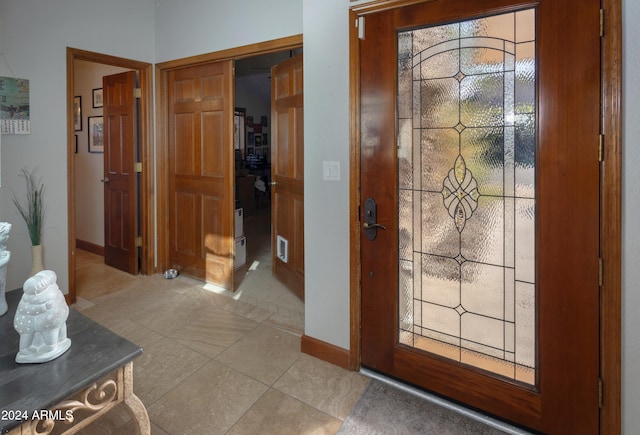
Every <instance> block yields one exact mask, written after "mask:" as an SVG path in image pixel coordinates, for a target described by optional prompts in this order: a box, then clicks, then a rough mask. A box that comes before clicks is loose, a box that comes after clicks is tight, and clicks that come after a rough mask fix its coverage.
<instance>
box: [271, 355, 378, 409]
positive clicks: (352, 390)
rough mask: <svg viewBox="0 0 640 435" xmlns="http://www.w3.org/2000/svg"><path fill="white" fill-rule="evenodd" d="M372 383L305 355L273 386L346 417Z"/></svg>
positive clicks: (355, 374)
mask: <svg viewBox="0 0 640 435" xmlns="http://www.w3.org/2000/svg"><path fill="white" fill-rule="evenodd" d="M369 382H370V380H369V379H368V378H366V377H364V376H362V375H361V374H359V373H356V372H350V371H348V370H344V369H342V368H340V367H338V366H335V365H333V364H329V363H327V362H325V361H321V360H319V359H317V358H314V357H311V356H308V355H304V354H303V355H302V356H301V357H300V358H299V359H298V360H297V361H296V362H295V363H294V364H293V366H292V367H291V368H290V369H289V370H288V371H287V372H286V373H285V374H284V375H283V376H282V377H281V378H280V379H279V380H278V382H276V383H275V385H274V386H273V387H274V388H276V389H278V390H280V391H282V392H283V393H286V394H288V395H290V396H292V397H294V398H296V399H298V400H300V401H302V402H304V403H306V404H308V405H310V406H313V407H314V408H317V409H319V410H321V411H323V412H326V413H327V414H329V415H331V416H333V417H336V418H339V419H340V420H344V419H345V418H346V417H347V415H349V413H350V412H351V409H352V408H353V407H354V405H355V404H356V402H357V401H358V399H359V398H360V396H362V393H363V392H364V389H365V388H366V386H367V385H368V384H369Z"/></svg>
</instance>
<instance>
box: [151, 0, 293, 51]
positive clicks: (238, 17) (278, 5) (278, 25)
mask: <svg viewBox="0 0 640 435" xmlns="http://www.w3.org/2000/svg"><path fill="white" fill-rule="evenodd" d="M154 3H155V4H156V29H157V31H156V34H155V38H156V62H164V61H167V60H174V59H180V58H183V57H188V56H194V55H197V54H203V53H210V52H214V51H218V50H224V49H227V48H233V47H241V46H243V45H248V44H253V43H256V42H263V41H270V40H272V39H278V38H283V37H286V36H292V35H299V34H301V33H302V21H301V20H302V2H301V1H300V0H234V1H228V0H183V1H175V0H155V2H154ZM194 11H196V12H195V13H194Z"/></svg>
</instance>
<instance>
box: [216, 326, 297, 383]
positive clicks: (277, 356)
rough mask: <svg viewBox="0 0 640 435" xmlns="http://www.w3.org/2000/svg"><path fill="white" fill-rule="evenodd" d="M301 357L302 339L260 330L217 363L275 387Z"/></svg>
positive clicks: (247, 337) (272, 330)
mask: <svg viewBox="0 0 640 435" xmlns="http://www.w3.org/2000/svg"><path fill="white" fill-rule="evenodd" d="M300 355H302V354H301V353H300V338H299V337H296V336H295V335H292V334H289V333H288V332H285V331H281V330H277V329H274V328H271V327H268V326H260V327H258V328H256V329H254V330H253V331H251V332H250V333H248V334H246V335H245V336H244V337H242V338H241V339H240V340H238V341H237V342H236V343H235V344H234V345H233V346H231V347H229V348H228V349H227V350H225V351H224V352H223V353H221V354H220V355H218V357H217V358H216V361H219V362H221V363H223V364H225V365H227V366H229V367H233V368H234V369H235V370H238V371H239V372H241V373H244V374H246V375H247V376H251V377H252V378H254V379H257V380H259V381H260V382H263V383H265V384H267V385H272V384H273V383H274V382H275V381H277V380H278V379H279V378H280V376H282V375H283V374H284V372H285V371H287V369H289V367H291V365H292V364H293V363H294V362H295V361H296V360H297V359H298V358H300Z"/></svg>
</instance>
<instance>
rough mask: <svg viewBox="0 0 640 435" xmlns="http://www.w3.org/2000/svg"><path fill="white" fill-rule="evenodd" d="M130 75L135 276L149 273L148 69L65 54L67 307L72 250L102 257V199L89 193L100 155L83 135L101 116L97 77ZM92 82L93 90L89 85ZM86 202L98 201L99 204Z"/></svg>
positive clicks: (72, 291) (73, 288) (98, 175)
mask: <svg viewBox="0 0 640 435" xmlns="http://www.w3.org/2000/svg"><path fill="white" fill-rule="evenodd" d="M132 70H133V71H136V72H137V74H138V77H139V87H140V96H141V97H140V102H139V106H140V116H139V144H140V145H139V146H140V156H139V157H140V158H139V161H140V162H141V169H142V171H141V174H140V183H139V189H138V201H139V203H140V205H141V207H140V214H139V216H138V219H139V226H140V235H141V240H142V241H143V243H142V246H141V247H140V256H139V261H140V263H139V273H142V274H149V273H152V272H153V270H154V269H153V262H154V259H153V252H154V247H153V244H152V242H151V241H152V240H154V239H153V237H150V236H149V235H150V234H152V233H153V212H152V211H153V191H152V189H153V168H152V166H151V165H150V164H149V163H150V162H152V161H153V146H152V145H153V141H152V139H151V136H150V134H149V132H150V130H149V126H150V125H152V123H151V122H150V114H151V113H152V112H151V110H149V108H150V107H151V93H150V92H149V90H150V86H151V73H152V70H151V65H150V64H148V63H144V62H139V61H135V60H130V59H124V58H119V57H114V56H109V55H104V54H100V53H93V52H88V51H84V50H78V49H74V48H67V113H68V114H69V116H68V127H67V131H68V134H67V137H68V146H67V155H68V170H67V186H68V209H67V212H68V216H69V219H68V222H69V223H68V225H69V226H68V250H69V295H68V302H69V303H75V302H76V300H77V297H78V275H77V267H76V266H77V257H78V251H77V249H78V248H79V249H81V250H83V251H85V252H88V253H89V254H90V255H94V256H96V255H97V256H98V259H99V258H100V256H101V255H103V253H104V240H103V238H101V237H100V234H103V233H104V220H103V219H101V217H102V214H101V213H102V210H103V207H102V203H101V201H102V199H101V198H102V195H101V194H100V195H96V194H95V192H94V191H92V190H91V189H94V190H95V191H96V192H99V193H101V192H102V181H103V180H104V178H103V176H102V174H103V163H104V160H103V159H102V154H101V153H100V152H97V151H101V150H100V147H99V145H100V144H99V143H97V142H95V139H96V138H95V137H91V135H90V134H89V124H90V123H91V124H92V125H95V124H99V123H98V121H100V117H101V116H102V107H100V106H101V105H102V100H101V97H102V76H107V75H112V74H115V73H119V72H122V71H132ZM96 77H97V78H96ZM94 79H95V80H97V82H96V83H98V84H95V83H94V81H95V80H94ZM78 97H79V98H78ZM76 114H77V116H76ZM90 140H91V141H92V142H90ZM96 145H97V146H96ZM96 184H97V185H98V187H96V186H95V185H96ZM91 186H93V187H91ZM96 189H97V190H96ZM90 201H100V204H98V203H97V202H96V203H95V204H93V203H91V202H90Z"/></svg>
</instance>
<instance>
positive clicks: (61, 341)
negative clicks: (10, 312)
mask: <svg viewBox="0 0 640 435" xmlns="http://www.w3.org/2000/svg"><path fill="white" fill-rule="evenodd" d="M56 279H57V276H56V274H55V272H53V271H51V270H43V271H41V272H38V273H36V274H35V275H33V276H32V277H31V278H29V279H27V280H26V281H25V282H24V286H23V290H24V294H23V295H22V299H20V303H19V304H18V311H17V312H16V317H15V319H14V321H13V326H14V328H15V329H16V331H18V333H19V334H20V351H19V352H18V354H17V355H16V362H18V363H42V362H47V361H51V360H52V359H55V358H57V357H59V356H60V355H62V354H63V353H64V352H66V351H67V349H69V347H70V346H71V340H70V339H69V338H67V317H69V307H68V306H67V303H66V301H65V299H64V295H63V294H62V292H61V291H60V289H59V288H58V284H56Z"/></svg>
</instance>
